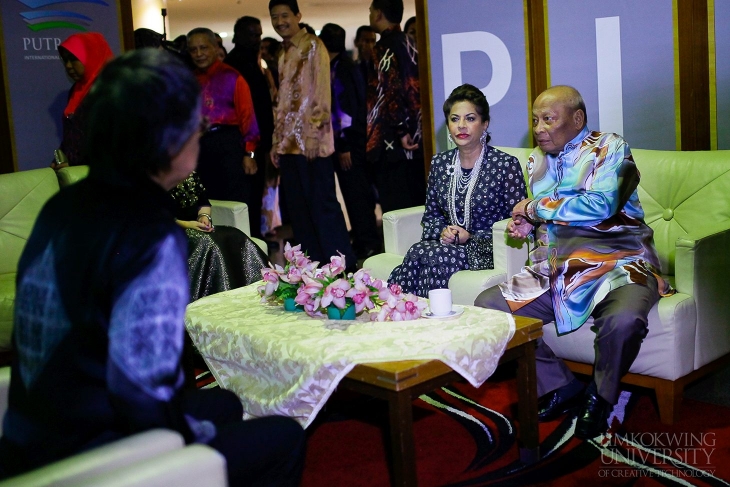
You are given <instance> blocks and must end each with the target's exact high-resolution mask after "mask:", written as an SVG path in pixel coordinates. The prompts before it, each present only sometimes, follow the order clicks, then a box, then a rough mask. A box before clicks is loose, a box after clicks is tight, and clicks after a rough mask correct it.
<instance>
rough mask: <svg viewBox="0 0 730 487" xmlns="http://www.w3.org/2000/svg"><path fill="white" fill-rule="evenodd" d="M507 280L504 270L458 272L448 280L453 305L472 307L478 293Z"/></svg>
mask: <svg viewBox="0 0 730 487" xmlns="http://www.w3.org/2000/svg"><path fill="white" fill-rule="evenodd" d="M506 280H507V273H505V272H504V269H484V270H481V271H459V272H457V273H455V274H454V275H453V276H451V279H449V289H451V299H452V301H453V302H454V304H468V305H470V306H473V305H474V300H475V299H476V298H477V296H479V293H481V292H482V291H484V290H485V289H489V288H490V287H494V286H496V285H497V284H499V283H501V282H504V281H506Z"/></svg>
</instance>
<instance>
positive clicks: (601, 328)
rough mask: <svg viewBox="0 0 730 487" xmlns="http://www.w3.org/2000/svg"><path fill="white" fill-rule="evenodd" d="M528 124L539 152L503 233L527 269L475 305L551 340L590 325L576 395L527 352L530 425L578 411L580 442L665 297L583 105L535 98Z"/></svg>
mask: <svg viewBox="0 0 730 487" xmlns="http://www.w3.org/2000/svg"><path fill="white" fill-rule="evenodd" d="M532 123H533V131H534V135H535V139H536V140H537V144H538V146H539V147H538V148H536V149H535V151H533V153H532V154H531V155H530V159H529V162H528V174H529V180H530V181H529V182H530V188H531V189H532V194H533V195H534V199H526V200H523V201H521V202H520V203H518V204H517V205H516V206H515V208H514V210H513V214H512V215H513V220H512V222H510V224H509V226H508V229H507V230H508V233H509V234H510V235H511V236H512V237H518V238H525V237H527V236H528V235H529V234H530V233H532V232H534V235H535V239H536V244H537V245H536V247H535V249H534V250H533V251H532V253H531V255H530V258H531V265H530V266H528V267H525V268H523V270H522V272H520V273H519V274H517V275H515V276H513V277H512V279H511V281H509V282H507V283H506V284H500V285H499V287H493V288H491V289H488V290H486V291H484V292H483V293H482V294H480V295H479V296H478V297H477V299H476V303H475V304H476V305H477V306H482V307H486V308H494V309H499V310H502V311H507V312H512V313H514V314H516V315H521V316H529V317H534V318H539V319H541V320H543V321H544V322H545V323H549V322H551V321H553V320H554V321H555V326H556V327H557V331H558V334H559V335H562V334H566V333H570V332H572V331H574V330H576V329H577V328H579V327H580V326H581V325H583V324H584V323H585V322H586V320H587V319H588V318H589V317H590V316H592V317H593V319H594V321H593V326H594V327H595V329H596V340H595V349H596V359H595V364H594V365H595V366H594V373H593V380H592V381H591V382H590V384H589V385H588V388H587V389H586V391H585V394H583V395H581V394H580V392H581V390H582V388H583V387H582V384H581V383H580V382H578V381H577V379H575V378H574V377H573V374H572V373H571V372H570V370H569V369H568V367H567V366H566V365H565V364H564V363H563V361H562V360H561V359H559V358H558V357H556V356H555V354H554V353H553V352H552V350H551V349H550V347H548V346H547V344H546V343H545V342H544V341H542V340H539V341H538V348H537V352H536V355H537V387H538V395H540V396H541V398H540V404H539V406H538V407H539V411H538V417H539V419H540V420H543V421H547V420H551V419H553V418H555V417H557V416H559V415H560V414H562V413H565V412H567V411H568V410H569V409H572V408H573V407H575V406H578V405H580V406H581V408H580V410H579V413H578V421H577V423H576V428H575V435H576V436H577V437H578V438H582V439H589V438H593V437H595V436H598V435H600V434H601V433H604V432H605V431H606V428H607V419H608V415H609V413H610V411H611V409H612V407H613V405H614V404H616V403H617V402H618V395H619V392H620V390H619V385H620V381H621V377H623V375H624V374H626V373H627V372H628V370H629V367H630V366H631V364H632V363H633V361H634V359H635V358H636V355H637V354H638V353H639V348H640V347H641V342H642V340H643V339H644V337H645V336H646V334H647V331H648V329H647V321H648V318H647V316H648V314H649V310H650V309H651V308H652V306H653V305H654V304H655V303H656V302H657V300H658V299H659V296H660V295H665V294H668V293H671V292H672V291H671V288H670V287H669V285H668V284H667V283H666V282H665V281H664V280H663V279H662V278H661V277H660V276H659V261H658V258H657V254H656V250H655V249H654V243H653V232H652V230H651V228H649V227H648V226H647V225H646V224H645V223H644V211H643V210H642V208H641V204H640V203H639V196H638V194H637V192H636V187H637V185H638V182H639V173H638V171H637V169H636V165H635V164H634V160H633V157H632V156H631V150H630V149H629V146H628V145H627V144H626V142H625V141H624V139H623V138H622V137H621V136H619V135H617V134H612V133H603V132H592V131H589V130H588V128H587V126H586V109H585V103H584V102H583V98H582V97H581V96H580V93H578V91H577V90H575V89H574V88H572V87H569V86H554V87H552V88H549V89H548V90H546V91H544V92H543V93H541V94H540V96H538V97H537V99H536V100H535V103H534V105H533V109H532Z"/></svg>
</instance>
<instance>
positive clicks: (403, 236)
mask: <svg viewBox="0 0 730 487" xmlns="http://www.w3.org/2000/svg"><path fill="white" fill-rule="evenodd" d="M424 210H425V207H424V206H415V207H413V208H404V209H402V210H395V211H389V212H387V213H385V214H384V215H383V240H384V244H385V245H384V248H385V252H387V253H390V254H396V255H401V256H402V255H406V252H408V249H410V248H411V246H412V245H413V244H414V243H416V242H418V241H419V240H421V234H422V233H423V228H421V219H422V218H423V212H424Z"/></svg>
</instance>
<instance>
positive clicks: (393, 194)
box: [367, 0, 426, 212]
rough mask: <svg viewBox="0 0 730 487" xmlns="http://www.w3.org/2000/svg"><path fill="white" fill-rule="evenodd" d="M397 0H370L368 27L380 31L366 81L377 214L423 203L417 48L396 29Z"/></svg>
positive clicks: (400, 13)
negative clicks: (376, 193)
mask: <svg viewBox="0 0 730 487" xmlns="http://www.w3.org/2000/svg"><path fill="white" fill-rule="evenodd" d="M402 19H403V0H373V2H372V4H371V5H370V26H371V27H372V28H373V29H375V31H376V32H378V33H379V34H380V40H379V41H378V42H377V43H376V44H375V49H374V53H373V56H374V58H373V64H372V66H373V69H372V70H370V72H369V74H368V79H367V83H368V86H367V108H368V142H367V158H368V162H369V163H370V164H372V165H374V168H373V169H374V172H375V185H376V187H377V189H378V194H379V197H380V206H381V208H382V210H383V212H386V211H392V210H398V209H401V208H408V207H411V206H420V205H423V204H424V203H425V201H426V182H425V172H424V165H423V156H422V153H421V151H420V150H419V147H420V141H421V101H420V91H419V85H418V51H416V49H415V46H414V45H413V43H411V42H409V41H408V39H407V38H406V35H405V34H404V33H403V31H401V29H400V22H401V20H402Z"/></svg>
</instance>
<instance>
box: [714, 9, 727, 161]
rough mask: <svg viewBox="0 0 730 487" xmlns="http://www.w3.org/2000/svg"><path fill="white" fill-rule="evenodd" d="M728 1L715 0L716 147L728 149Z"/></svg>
mask: <svg viewBox="0 0 730 487" xmlns="http://www.w3.org/2000/svg"><path fill="white" fill-rule="evenodd" d="M728 22H730V2H728V1H726V0H715V80H716V81H715V87H716V88H715V89H716V96H717V98H716V100H717V148H718V149H730V30H729V29H728V28H727V25H728Z"/></svg>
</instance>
